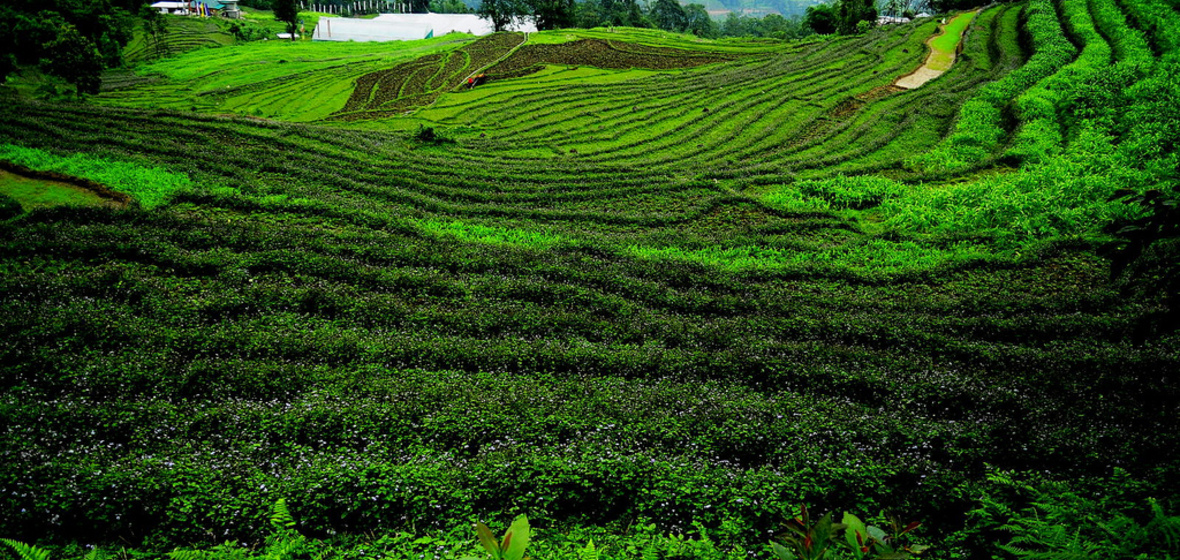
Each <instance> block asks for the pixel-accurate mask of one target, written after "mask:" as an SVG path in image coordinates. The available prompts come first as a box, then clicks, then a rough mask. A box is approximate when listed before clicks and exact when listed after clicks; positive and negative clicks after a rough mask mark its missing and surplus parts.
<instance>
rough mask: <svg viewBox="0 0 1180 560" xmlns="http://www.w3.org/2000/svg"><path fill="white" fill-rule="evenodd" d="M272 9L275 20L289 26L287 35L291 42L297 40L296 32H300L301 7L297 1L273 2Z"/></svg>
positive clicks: (279, 0)
mask: <svg viewBox="0 0 1180 560" xmlns="http://www.w3.org/2000/svg"><path fill="white" fill-rule="evenodd" d="M271 9H272V10H274V14H275V20H276V21H281V22H283V23H284V24H286V26H287V33H290V34H291V40H292V41H294V40H295V32H296V31H298V30H299V5H298V4H297V3H296V0H272V1H271Z"/></svg>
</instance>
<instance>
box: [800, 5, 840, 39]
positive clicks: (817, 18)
mask: <svg viewBox="0 0 1180 560" xmlns="http://www.w3.org/2000/svg"><path fill="white" fill-rule="evenodd" d="M803 23H804V24H806V25H807V27H809V28H811V30H812V31H814V32H816V33H819V34H820V35H829V34H832V33H835V32H836V27H837V19H836V8H835V5H834V4H816V5H814V6H809V7H808V8H807V16H806V17H804V18H803Z"/></svg>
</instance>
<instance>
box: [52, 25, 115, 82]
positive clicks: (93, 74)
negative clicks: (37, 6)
mask: <svg viewBox="0 0 1180 560" xmlns="http://www.w3.org/2000/svg"><path fill="white" fill-rule="evenodd" d="M44 48H45V58H43V59H41V66H42V68H44V70H45V71H46V72H48V73H50V74H53V75H55V76H58V77H60V78H62V79H64V80H66V81H67V82H70V83H71V84H74V87H75V88H77V94H78V97H81V96H82V94H83V93H89V94H95V93H98V88H99V86H100V85H102V68H103V67H102V57H101V55H99V53H98V50H97V49H95V47H94V43H91V42H90V41H89V40H87V39H86V38H85V37H83V36H82V35H81V34H79V33H78V30H77V29H75V28H74V26H73V25H70V24H65V25H63V26H61V27H60V28H59V29H58V35H57V38H56V39H54V40H53V41H50V42H48V43H46V44H45V47H44Z"/></svg>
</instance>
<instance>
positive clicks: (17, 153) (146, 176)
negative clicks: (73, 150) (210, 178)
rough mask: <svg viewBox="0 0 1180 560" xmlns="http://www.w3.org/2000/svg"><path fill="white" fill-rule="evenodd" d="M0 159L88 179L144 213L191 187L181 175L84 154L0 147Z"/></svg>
mask: <svg viewBox="0 0 1180 560" xmlns="http://www.w3.org/2000/svg"><path fill="white" fill-rule="evenodd" d="M0 159H3V160H6V161H10V162H12V163H15V164H17V165H22V166H24V167H28V168H30V169H33V170H36V171H54V172H57V173H63V174H65V175H72V176H75V177H82V178H85V179H90V180H91V181H94V182H96V183H99V184H102V185H106V186H108V187H110V188H111V189H113V190H116V191H119V192H123V193H127V194H129V195H131V196H132V197H134V198H135V200H136V201H138V202H139V205H140V207H142V208H143V209H145V210H150V209H152V208H155V207H157V206H160V205H162V204H165V203H167V202H168V200H169V199H171V198H172V197H173V196H174V195H175V194H176V193H178V192H180V191H183V190H187V189H189V188H192V186H193V183H192V181H191V180H190V179H189V178H188V177H187V176H186V175H183V174H179V173H174V172H171V171H167V170H165V169H162V168H159V167H144V166H142V165H137V164H134V163H128V162H123V161H114V160H109V159H105V158H96V157H93V156H87V155H85V154H72V155H69V156H58V155H54V154H52V153H50V152H46V151H43V150H38V149H35V148H26V147H22V146H16V145H13V144H0Z"/></svg>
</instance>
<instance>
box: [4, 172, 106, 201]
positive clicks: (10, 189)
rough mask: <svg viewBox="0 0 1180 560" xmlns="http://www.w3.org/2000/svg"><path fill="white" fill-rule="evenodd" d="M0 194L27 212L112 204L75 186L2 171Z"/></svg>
mask: <svg viewBox="0 0 1180 560" xmlns="http://www.w3.org/2000/svg"><path fill="white" fill-rule="evenodd" d="M0 193H3V194H6V195H8V196H10V197H12V198H13V199H15V200H16V201H17V202H19V203H20V205H21V208H24V209H25V211H29V210H32V209H34V208H39V207H43V206H63V205H68V206H102V205H105V204H109V203H110V201H108V200H106V199H104V198H102V197H100V196H98V195H97V194H94V193H92V192H90V191H88V190H86V189H83V188H80V187H76V186H74V185H70V184H67V183H61V182H57V181H45V180H42V179H32V178H29V177H23V176H21V175H17V174H14V173H9V172H7V171H3V170H0Z"/></svg>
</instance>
